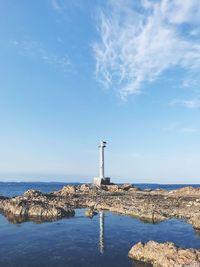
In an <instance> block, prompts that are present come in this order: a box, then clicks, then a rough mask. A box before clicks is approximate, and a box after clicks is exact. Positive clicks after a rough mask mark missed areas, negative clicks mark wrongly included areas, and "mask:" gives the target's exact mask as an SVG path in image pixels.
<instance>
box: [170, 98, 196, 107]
mask: <svg viewBox="0 0 200 267" xmlns="http://www.w3.org/2000/svg"><path fill="white" fill-rule="evenodd" d="M170 104H171V105H173V106H181V107H185V108H188V109H199V108H200V99H199V98H194V99H190V100H185V99H175V100H172V101H171V103H170Z"/></svg>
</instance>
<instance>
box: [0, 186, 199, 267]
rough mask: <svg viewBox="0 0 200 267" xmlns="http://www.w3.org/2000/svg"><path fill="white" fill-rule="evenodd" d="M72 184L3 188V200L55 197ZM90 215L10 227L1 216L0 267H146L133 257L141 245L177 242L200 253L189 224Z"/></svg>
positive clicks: (0, 192) (79, 212)
mask: <svg viewBox="0 0 200 267" xmlns="http://www.w3.org/2000/svg"><path fill="white" fill-rule="evenodd" d="M64 185H67V183H36V182H34V183H25V182H20V183H5V182H0V195H4V196H16V195H20V194H22V193H23V192H25V191H27V190H28V189H37V190H41V191H42V192H51V191H55V190H59V189H61V188H62V187H63V186H64ZM135 186H136V187H139V188H141V189H147V188H148V189H158V188H163V189H168V190H172V189H177V188H181V187H183V186H194V187H200V185H192V184H191V185H188V184H187V185H180V184H178V185H175V184H173V185H170V184H165V185H163V184H162V185H161V184H135ZM84 213H85V210H84V209H76V210H75V216H74V217H70V218H63V219H61V220H58V221H53V222H38V221H36V222H32V221H27V222H16V221H14V222H13V221H9V220H7V218H6V217H4V216H3V215H1V214H0V267H41V266H42V267H82V266H83V267H122V266H123V267H128V266H129V267H131V266H132V267H133V266H137V267H139V266H140V267H143V266H150V265H145V264H143V263H136V262H133V261H132V260H130V259H129V258H128V251H129V250H130V249H131V247H132V246H133V245H134V244H135V243H137V242H140V241H141V242H147V241H149V240H155V241H158V242H167V241H170V242H174V243H175V244H176V245H178V246H181V247H186V248H189V247H193V248H199V249H200V236H199V233H198V232H195V230H194V229H193V228H192V226H191V225H190V224H187V223H186V222H185V221H184V220H177V219H170V220H167V221H164V222H160V223H157V224H151V223H145V222H143V221H141V220H139V219H137V218H133V217H130V216H124V215H118V214H114V213H111V212H107V211H106V212H100V213H99V214H98V215H96V216H94V217H93V218H92V219H90V218H87V217H85V215H84Z"/></svg>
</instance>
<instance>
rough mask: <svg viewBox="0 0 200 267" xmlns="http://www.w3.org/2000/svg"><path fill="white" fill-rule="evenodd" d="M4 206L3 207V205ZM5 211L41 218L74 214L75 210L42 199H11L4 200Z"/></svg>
mask: <svg viewBox="0 0 200 267" xmlns="http://www.w3.org/2000/svg"><path fill="white" fill-rule="evenodd" d="M1 208H2V207H1ZM3 211H4V213H7V214H13V215H15V216H26V217H41V218H44V219H45V218H62V217H66V216H68V215H73V214H74V211H73V210H72V209H69V208H63V207H60V206H58V205H52V204H49V203H46V202H41V201H27V200H18V199H11V200H10V201H4V206H3Z"/></svg>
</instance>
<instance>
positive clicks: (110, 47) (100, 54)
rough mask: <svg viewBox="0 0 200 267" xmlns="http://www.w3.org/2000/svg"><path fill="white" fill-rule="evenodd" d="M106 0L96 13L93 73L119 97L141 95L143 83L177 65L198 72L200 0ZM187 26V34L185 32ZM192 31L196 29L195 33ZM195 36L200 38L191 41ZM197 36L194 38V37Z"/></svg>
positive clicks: (199, 61) (153, 79)
mask: <svg viewBox="0 0 200 267" xmlns="http://www.w3.org/2000/svg"><path fill="white" fill-rule="evenodd" d="M133 2H134V1H131V0H119V1H114V0H110V1H109V4H108V6H107V7H105V8H104V9H103V8H102V9H101V10H100V11H99V21H98V30H99V36H100V40H99V41H97V42H96V43H94V45H93V48H94V54H95V60H96V75H97V78H98V79H99V80H100V81H101V82H102V83H103V85H104V86H105V87H106V88H110V87H112V86H113V87H117V88H118V90H119V92H120V94H121V95H122V96H123V97H126V96H127V95H128V94H133V93H134V94H136V93H140V92H141V87H142V85H143V83H145V82H153V81H155V80H156V79H157V78H158V77H159V76H160V75H161V74H163V72H164V71H166V70H168V69H170V68H173V67H178V68H181V69H183V70H184V71H185V72H188V73H190V75H191V73H198V72H199V71H200V41H199V39H198V38H199V37H200V36H199V34H198V30H197V28H198V25H199V23H200V5H199V0H184V1H182V0H173V1H171V0H160V1H153V0H152V1H151V0H140V1H137V3H140V4H139V5H138V4H136V2H134V3H133ZM186 24H187V25H189V26H190V33H188V34H187V33H186V32H184V31H183V26H184V25H186ZM193 30H195V31H193ZM192 31H193V36H195V37H198V38H191V37H190V36H191V33H192ZM194 32H195V35H194Z"/></svg>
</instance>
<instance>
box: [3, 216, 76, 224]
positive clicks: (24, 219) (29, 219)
mask: <svg viewBox="0 0 200 267" xmlns="http://www.w3.org/2000/svg"><path fill="white" fill-rule="evenodd" d="M1 214H2V215H4V216H5V217H6V219H7V220H8V221H9V222H10V223H12V224H21V223H25V222H33V223H37V224H41V223H46V222H55V221H58V220H59V219H61V218H54V217H53V218H47V217H40V216H35V217H29V216H19V215H13V214H12V213H1ZM73 216H74V213H71V214H69V215H68V216H67V217H65V218H70V217H73ZM62 219H63V218H62Z"/></svg>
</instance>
